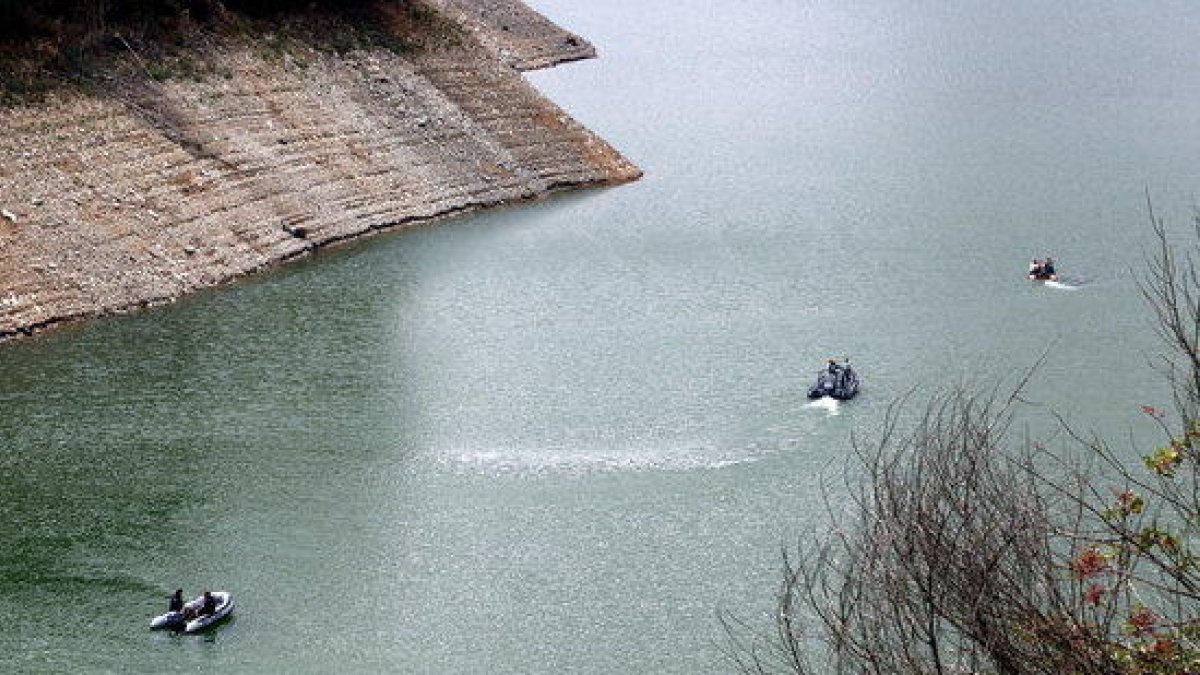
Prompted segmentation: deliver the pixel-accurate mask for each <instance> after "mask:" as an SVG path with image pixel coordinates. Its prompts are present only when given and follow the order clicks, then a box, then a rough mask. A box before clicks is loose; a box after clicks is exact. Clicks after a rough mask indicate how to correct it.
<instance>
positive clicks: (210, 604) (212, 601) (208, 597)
mask: <svg viewBox="0 0 1200 675" xmlns="http://www.w3.org/2000/svg"><path fill="white" fill-rule="evenodd" d="M216 612H217V599H216V598H215V597H213V594H212V591H204V605H203V606H202V607H201V608H200V613H201V614H216Z"/></svg>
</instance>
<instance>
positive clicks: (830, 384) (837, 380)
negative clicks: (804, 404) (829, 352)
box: [808, 363, 858, 401]
mask: <svg viewBox="0 0 1200 675" xmlns="http://www.w3.org/2000/svg"><path fill="white" fill-rule="evenodd" d="M857 393H858V373H856V372H854V369H853V368H851V367H850V364H849V363H847V364H844V365H840V366H839V365H837V364H836V363H831V364H830V366H829V367H827V368H825V369H824V370H822V371H821V372H820V373H819V374H818V375H817V382H816V384H814V385H813V386H811V387H809V389H808V397H809V398H814V399H815V398H825V397H829V398H835V399H837V400H839V401H848V400H850V399H852V398H854V395H855V394H857Z"/></svg>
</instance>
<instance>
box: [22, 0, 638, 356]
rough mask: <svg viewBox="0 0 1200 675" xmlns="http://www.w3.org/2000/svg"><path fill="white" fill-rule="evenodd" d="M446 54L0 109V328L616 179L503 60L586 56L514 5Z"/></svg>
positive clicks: (88, 312) (281, 68)
mask: <svg viewBox="0 0 1200 675" xmlns="http://www.w3.org/2000/svg"><path fill="white" fill-rule="evenodd" d="M429 4H430V5H431V6H433V7H436V8H437V10H438V11H439V12H440V13H441V14H442V16H444V17H447V18H449V19H450V20H451V21H454V22H457V23H458V24H459V25H460V26H463V27H464V28H465V31H464V34H465V35H467V36H468V39H464V40H462V41H461V44H457V45H455V46H454V47H453V48H447V49H436V50H420V51H417V52H415V53H403V52H402V53H400V54H397V53H394V52H392V51H387V50H382V49H379V50H366V51H363V50H356V51H350V52H348V53H345V54H342V55H335V54H331V53H324V52H313V53H312V54H310V55H309V56H308V58H306V59H305V62H304V63H298V62H296V61H295V60H294V59H289V58H282V59H271V58H268V57H267V56H264V55H263V54H262V53H261V50H256V49H254V48H253V47H252V46H251V45H242V46H238V45H236V44H231V45H227V46H226V47H224V48H223V49H221V50H219V52H218V53H215V54H208V55H206V58H209V59H211V60H212V61H213V63H215V64H216V66H217V70H219V72H221V73H223V76H221V77H209V78H205V79H202V80H193V79H170V78H168V79H164V80H162V81H155V80H152V79H151V78H146V81H145V82H144V83H143V84H142V85H141V86H140V87H139V88H138V89H137V91H136V92H134V93H132V94H124V95H113V94H112V93H111V92H104V91H100V92H95V93H91V94H82V93H73V94H69V95H68V94H62V95H58V96H56V97H55V98H52V99H51V100H50V101H49V102H47V103H43V104H40V105H38V106H29V107H20V108H14V109H9V110H0V130H2V131H3V133H0V216H2V217H0V339H3V338H5V337H11V336H13V335H18V334H23V333H30V332H33V331H36V330H38V329H41V328H44V327H48V326H51V325H54V324H57V323H61V322H64V321H71V320H77V319H82V318H88V317H95V316H101V315H105V314H111V313H116V312H122V311H127V310H129V309H132V308H136V307H142V306H146V305H151V304H156V303H162V302H168V301H171V300H173V299H175V298H177V297H179V296H181V295H183V294H186V293H189V292H192V291H195V290H198V289H201V288H205V287H210V286H213V285H217V284H221V283H224V282H228V281H230V280H232V279H234V278H237V277H239V276H242V275H245V274H248V273H252V272H255V271H258V270H261V269H263V268H266V267H268V266H271V265H273V264H276V263H279V262H282V261H287V260H289V259H293V258H296V257H298V256H302V255H305V254H306V253H308V252H310V251H312V250H313V249H314V248H316V247H320V246H323V245H326V244H329V243H332V242H336V241H341V240H345V239H349V238H353V237H357V236H361V235H364V234H368V233H371V232H373V231H376V230H380V229H386V228H392V227H397V226H400V225H404V224H407V223H413V222H418V221H424V220H428V219H431V218H437V217H440V216H445V215H449V214H454V213H459V212H464V211H469V210H472V209H476V208H481V207H487V206H493V205H497V204H501V203H505V202H510V201H513V200H520V199H526V198H530V197H534V196H537V195H541V194H544V193H547V192H549V191H552V190H556V189H562V188H569V187H576V186H588V185H604V184H614V183H619V182H624V181H629V180H634V179H636V178H637V177H638V176H640V171H639V170H638V169H637V168H636V167H635V166H633V165H632V164H631V163H629V162H628V161H627V160H625V159H624V158H623V157H621V155H620V154H618V153H617V152H616V151H615V150H613V149H612V148H611V147H610V146H609V145H607V144H606V143H605V142H604V141H602V140H601V139H599V138H598V137H596V136H595V135H594V134H592V133H591V132H590V131H588V130H587V129H585V128H583V127H582V126H580V125H579V124H578V123H576V122H575V121H574V120H572V119H571V118H570V117H569V116H567V115H566V114H565V113H564V112H563V111H562V110H560V109H559V108H557V107H556V106H555V105H553V104H552V103H550V102H549V101H548V100H546V99H545V98H544V97H542V96H541V95H540V94H539V93H538V92H537V91H535V90H534V89H533V87H532V86H531V85H529V84H528V83H527V82H526V81H525V80H524V78H523V77H522V76H521V75H520V72H519V70H520V69H528V68H533V67H543V66H547V65H552V64H554V63H557V62H561V61H566V60H573V59H578V58H587V57H588V56H591V55H592V54H593V53H594V52H593V50H592V47H591V46H590V45H588V44H587V43H586V42H585V41H583V40H582V39H581V38H579V37H578V36H575V35H572V34H570V33H567V32H565V31H563V30H561V29H559V28H557V27H555V26H554V25H553V24H550V23H549V22H548V21H546V20H545V19H544V18H542V17H540V16H539V15H537V14H536V13H534V12H533V11H532V10H530V9H528V8H527V7H525V6H524V5H523V4H521V3H520V2H518V1H517V0H429Z"/></svg>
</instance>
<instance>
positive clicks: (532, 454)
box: [443, 446, 769, 476]
mask: <svg viewBox="0 0 1200 675" xmlns="http://www.w3.org/2000/svg"><path fill="white" fill-rule="evenodd" d="M767 454H769V452H768V450H767V449H766V448H762V447H754V446H752V447H748V448H744V449H740V450H723V451H722V450H717V449H716V448H705V447H698V446H697V447H690V448H671V449H637V450H633V449H628V450H627V449H616V448H614V449H611V450H595V451H580V450H574V449H571V450H567V449H564V450H554V449H501V450H467V451H458V452H449V453H447V454H445V455H444V456H443V461H444V462H445V463H446V464H448V465H450V466H452V467H453V468H454V470H455V471H456V472H458V473H482V474H490V475H509V476H539V475H548V474H560V475H561V474H567V475H584V474H592V473H605V472H625V471H695V470H703V469H721V468H724V467H728V466H734V465H737V464H746V463H749V462H755V461H758V460H759V459H761V458H762V457H764V456H766V455H767Z"/></svg>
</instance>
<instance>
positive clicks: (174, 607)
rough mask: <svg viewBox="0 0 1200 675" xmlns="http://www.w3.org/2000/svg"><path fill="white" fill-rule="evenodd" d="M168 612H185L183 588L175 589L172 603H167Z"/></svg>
mask: <svg viewBox="0 0 1200 675" xmlns="http://www.w3.org/2000/svg"><path fill="white" fill-rule="evenodd" d="M167 611H168V612H182V611H183V589H182V588H177V589H175V593H174V594H173V595H172V596H171V600H170V602H168V603H167Z"/></svg>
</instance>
